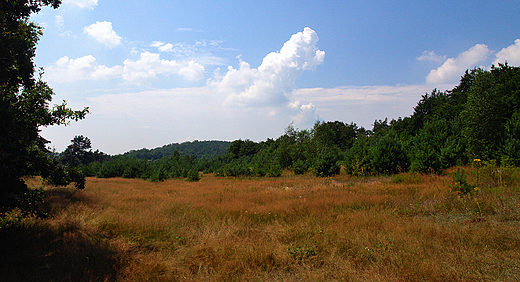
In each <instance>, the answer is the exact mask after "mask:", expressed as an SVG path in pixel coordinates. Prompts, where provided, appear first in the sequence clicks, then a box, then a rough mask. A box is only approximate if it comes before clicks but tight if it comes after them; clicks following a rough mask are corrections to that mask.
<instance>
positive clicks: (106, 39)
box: [83, 21, 121, 48]
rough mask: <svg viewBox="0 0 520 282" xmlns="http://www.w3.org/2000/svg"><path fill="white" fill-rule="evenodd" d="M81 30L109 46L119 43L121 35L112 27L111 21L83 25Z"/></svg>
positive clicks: (112, 46)
mask: <svg viewBox="0 0 520 282" xmlns="http://www.w3.org/2000/svg"><path fill="white" fill-rule="evenodd" d="M83 31H84V32H85V33H86V34H88V35H89V36H91V37H93V38H94V39H95V40H96V41H98V42H99V43H101V44H103V45H106V46H108V47H110V48H114V47H117V46H119V45H121V37H120V36H118V35H117V34H116V32H115V31H114V30H113V29H112V23H111V22H106V21H105V22H96V23H94V24H91V25H89V26H88V27H85V28H84V29H83Z"/></svg>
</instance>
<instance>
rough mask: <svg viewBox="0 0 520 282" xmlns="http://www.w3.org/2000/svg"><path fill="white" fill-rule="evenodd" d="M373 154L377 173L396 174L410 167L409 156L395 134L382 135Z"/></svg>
mask: <svg viewBox="0 0 520 282" xmlns="http://www.w3.org/2000/svg"><path fill="white" fill-rule="evenodd" d="M371 154H372V169H373V171H374V172H375V173H380V174H394V173H398V172H403V171H406V170H407V169H408V164H409V163H408V156H407V155H406V152H405V151H404V149H403V147H402V145H401V143H400V142H399V140H397V138H396V137H395V135H394V134H387V135H385V136H383V137H381V139H380V140H379V141H378V142H377V143H376V145H375V146H374V147H373V148H372V152H371Z"/></svg>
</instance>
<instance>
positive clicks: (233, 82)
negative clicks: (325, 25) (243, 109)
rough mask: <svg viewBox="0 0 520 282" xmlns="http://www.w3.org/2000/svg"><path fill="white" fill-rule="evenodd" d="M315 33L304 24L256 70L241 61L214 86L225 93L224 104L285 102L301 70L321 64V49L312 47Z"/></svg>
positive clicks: (256, 104) (314, 43)
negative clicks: (300, 30)
mask: <svg viewBox="0 0 520 282" xmlns="http://www.w3.org/2000/svg"><path fill="white" fill-rule="evenodd" d="M317 42H318V35H317V34H316V32H315V31H314V30H312V29H310V28H308V27H306V28H305V29H304V30H303V32H298V33H296V34H294V35H292V36H291V38H290V39H289V41H287V42H286V43H285V44H284V45H283V47H282V49H281V50H280V51H279V52H273V53H270V54H268V55H267V56H266V57H265V58H264V59H263V61H262V64H261V65H260V66H259V67H258V69H252V68H251V66H250V65H249V64H248V63H246V62H243V61H241V62H240V64H239V68H238V69H234V68H233V67H231V66H230V67H228V72H227V73H226V74H225V75H224V76H223V77H222V79H221V80H217V81H216V82H214V83H216V84H217V85H218V89H219V90H220V91H221V92H222V93H229V95H228V96H227V98H226V101H225V103H226V104H232V105H245V106H249V107H254V106H260V107H263V106H280V105H284V104H287V103H288V102H289V100H290V95H291V93H292V91H293V90H294V89H295V88H296V87H295V85H294V81H295V79H296V78H297V77H298V76H299V75H300V74H301V73H302V72H303V71H305V70H313V69H315V67H316V66H317V65H320V64H322V63H323V60H324V58H325V52H323V51H321V50H319V49H318V48H317V47H316V43H317Z"/></svg>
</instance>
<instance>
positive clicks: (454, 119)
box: [63, 63, 520, 181]
mask: <svg viewBox="0 0 520 282" xmlns="http://www.w3.org/2000/svg"><path fill="white" fill-rule="evenodd" d="M519 103H520V68H519V67H512V66H509V65H508V64H507V63H506V64H499V65H498V66H493V67H491V69H490V70H483V69H480V68H476V69H472V70H467V71H466V72H465V73H464V75H463V76H462V77H461V80H460V83H459V84H458V85H457V86H455V87H454V88H453V89H451V90H447V91H439V90H437V89H433V90H432V92H431V93H426V94H425V95H423V96H422V98H421V99H420V100H419V101H418V103H417V105H416V106H415V107H414V112H413V114H412V115H411V116H409V117H405V118H398V119H397V120H395V119H393V120H391V121H388V119H386V118H385V119H384V120H376V121H374V124H373V127H372V129H370V130H367V129H365V128H363V127H360V126H358V125H356V124H355V123H350V124H347V123H344V122H341V121H327V122H324V121H319V122H316V123H315V124H314V126H313V127H312V128H310V129H302V130H299V129H295V128H294V127H293V126H292V124H291V125H289V126H288V127H287V128H286V130H285V133H284V134H283V135H282V136H280V137H279V138H277V139H267V140H266V141H262V142H254V141H251V140H241V139H239V140H235V141H233V142H230V143H229V142H224V143H214V144H213V145H215V146H218V148H219V150H220V152H221V153H220V154H214V155H210V154H204V153H203V151H204V150H208V151H210V152H215V151H218V150H216V149H214V148H211V147H212V144H211V143H204V142H199V143H200V144H205V147H204V148H203V149H201V148H202V147H200V146H199V147H200V148H198V149H197V150H199V152H200V153H201V154H202V155H203V157H196V156H194V155H190V154H185V155H183V156H181V154H180V153H179V151H178V150H174V151H173V153H171V154H170V155H165V156H163V157H162V158H159V159H152V158H145V157H139V155H136V154H133V155H132V154H123V155H121V156H114V157H109V156H107V158H101V159H100V160H97V161H93V162H90V163H88V164H87V165H84V166H83V167H82V168H81V170H82V171H83V172H84V173H85V175H88V176H97V177H116V176H117V177H129V178H143V179H149V180H152V181H161V180H164V179H167V178H186V177H188V175H189V174H190V173H191V175H192V177H191V178H190V179H191V180H198V177H195V175H196V174H197V175H198V172H203V173H214V174H215V176H246V177H264V176H267V177H276V176H280V175H281V174H282V172H283V171H284V170H291V171H293V172H294V173H295V174H303V173H307V172H309V173H313V174H314V175H316V176H319V177H326V176H333V175H336V174H339V173H340V171H341V169H344V170H345V172H346V173H348V174H350V175H354V176H366V175H389V174H395V173H400V172H407V171H413V172H421V173H428V172H434V173H436V172H440V171H442V170H444V169H447V168H449V167H453V166H458V165H465V164H468V163H470V162H472V161H473V160H474V159H482V160H493V161H495V162H496V163H497V164H500V165H510V166H520V104H519ZM188 143H189V142H188ZM194 144H195V145H197V144H196V143H189V144H188V145H190V146H192V147H193V146H194ZM223 147H227V149H226V150H225V154H223V153H222V152H223V151H224V150H223V149H222V148H223ZM150 151H153V150H150ZM63 156H67V154H66V152H64V154H63ZM91 159H92V158H91ZM63 164H64V165H71V163H69V162H64V163H63ZM196 172H197V173H196Z"/></svg>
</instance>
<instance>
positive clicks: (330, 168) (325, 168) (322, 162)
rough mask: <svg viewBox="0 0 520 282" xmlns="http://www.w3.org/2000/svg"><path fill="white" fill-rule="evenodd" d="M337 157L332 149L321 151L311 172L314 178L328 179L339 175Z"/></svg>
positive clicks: (339, 168)
mask: <svg viewBox="0 0 520 282" xmlns="http://www.w3.org/2000/svg"><path fill="white" fill-rule="evenodd" d="M338 161H339V155H338V153H337V152H336V151H335V150H333V149H327V148H325V149H322V150H321V151H320V152H319V153H318V155H317V156H316V158H315V160H314V163H313V166H312V171H313V173H314V175H315V176H320V177H328V176H333V175H337V174H339V172H340V170H341V167H340V165H339V163H338Z"/></svg>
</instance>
